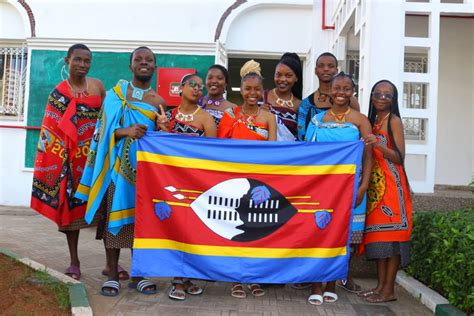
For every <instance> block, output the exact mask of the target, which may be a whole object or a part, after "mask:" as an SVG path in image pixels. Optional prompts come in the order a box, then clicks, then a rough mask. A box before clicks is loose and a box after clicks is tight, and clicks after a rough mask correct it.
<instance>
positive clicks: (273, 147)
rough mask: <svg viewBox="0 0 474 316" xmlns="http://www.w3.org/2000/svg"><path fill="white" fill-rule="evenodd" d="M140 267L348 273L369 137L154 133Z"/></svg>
mask: <svg viewBox="0 0 474 316" xmlns="http://www.w3.org/2000/svg"><path fill="white" fill-rule="evenodd" d="M137 145H138V152H137V162H138V163H137V180H136V184H137V205H136V213H135V242H134V251H133V259H132V274H133V275H136V276H155V277H158V276H160V277H165V276H166V277H189V278H198V279H209V280H216V281H237V282H246V283H250V282H251V283H255V282H256V283H298V282H311V281H330V280H338V279H344V278H345V277H346V274H347V270H348V266H347V265H348V259H349V251H348V237H349V233H350V232H349V223H350V219H351V209H352V207H353V205H354V201H355V192H356V182H357V181H356V180H357V179H358V170H359V167H360V163H361V157H362V150H363V144H362V142H341V143H307V142H291V143H290V142H262V141H241V140H232V139H214V138H212V139H211V138H200V137H190V136H182V135H176V134H166V133H147V135H146V136H145V137H143V138H141V139H140V140H139V141H138V142H137Z"/></svg>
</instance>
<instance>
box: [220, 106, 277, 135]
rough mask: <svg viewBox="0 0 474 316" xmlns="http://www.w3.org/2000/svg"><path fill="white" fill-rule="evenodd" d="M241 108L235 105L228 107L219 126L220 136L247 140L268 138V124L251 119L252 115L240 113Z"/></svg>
mask: <svg viewBox="0 0 474 316" xmlns="http://www.w3.org/2000/svg"><path fill="white" fill-rule="evenodd" d="M240 112H241V108H240V107H238V106H234V107H233V108H230V109H227V110H226V111H225V112H224V115H223V116H222V119H221V122H220V124H219V127H218V128H217V137H218V138H233V139H247V140H267V139H268V126H267V124H264V123H261V122H257V121H255V120H251V118H252V117H247V118H246V117H245V116H243V115H240Z"/></svg>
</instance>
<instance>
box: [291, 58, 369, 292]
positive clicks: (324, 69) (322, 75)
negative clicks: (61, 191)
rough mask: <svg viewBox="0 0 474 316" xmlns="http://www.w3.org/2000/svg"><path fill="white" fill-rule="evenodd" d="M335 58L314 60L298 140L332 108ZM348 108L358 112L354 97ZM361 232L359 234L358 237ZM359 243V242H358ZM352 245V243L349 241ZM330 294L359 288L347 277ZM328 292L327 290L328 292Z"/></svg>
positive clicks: (304, 285)
mask: <svg viewBox="0 0 474 316" xmlns="http://www.w3.org/2000/svg"><path fill="white" fill-rule="evenodd" d="M337 67H338V63H337V58H336V56H334V55H333V54H331V53H329V52H325V53H322V54H321V55H319V57H318V58H317V59H316V67H315V69H314V73H315V74H316V76H317V77H318V81H319V87H318V89H317V90H316V91H314V92H313V93H312V94H310V95H309V96H308V97H307V98H305V99H304V100H303V101H302V102H301V105H300V108H299V110H298V139H299V140H305V134H306V129H307V128H308V125H309V122H310V121H311V118H312V117H313V116H314V115H316V114H318V113H320V112H323V111H326V110H329V109H330V108H331V107H332V99H331V97H330V95H331V81H332V78H333V77H334V76H335V75H336V74H337V73H338V69H337ZM349 106H350V107H351V108H352V109H354V110H356V111H360V106H359V102H358V101H357V98H356V97H355V96H352V97H351V102H350V104H349ZM361 235H362V231H361V232H360V236H361ZM359 243H360V241H359ZM351 245H352V241H351ZM328 284H329V285H328V288H329V289H330V292H331V293H333V292H334V288H335V285H337V286H339V287H341V288H343V289H345V290H346V291H349V292H351V293H358V292H360V290H361V287H360V286H359V285H358V284H356V283H355V282H354V281H353V279H352V278H351V277H350V275H348V279H347V280H341V281H338V282H337V284H336V283H334V282H329V283H328ZM292 287H293V288H294V289H298V290H299V289H306V288H309V287H311V284H309V283H296V284H293V285H292ZM328 291H329V290H328Z"/></svg>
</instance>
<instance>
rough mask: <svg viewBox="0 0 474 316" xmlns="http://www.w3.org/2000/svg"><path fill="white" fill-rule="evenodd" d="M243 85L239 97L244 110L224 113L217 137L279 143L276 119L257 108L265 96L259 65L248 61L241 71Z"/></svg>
mask: <svg viewBox="0 0 474 316" xmlns="http://www.w3.org/2000/svg"><path fill="white" fill-rule="evenodd" d="M240 76H241V77H242V82H241V84H240V93H241V95H242V98H243V100H244V103H243V104H242V106H240V107H238V106H234V107H232V108H230V109H228V110H226V111H225V112H224V115H223V116H222V119H221V122H220V124H219V127H218V129H217V137H219V138H233V139H248V140H276V121H275V116H274V115H273V114H271V113H269V112H267V111H263V110H261V109H260V108H259V106H258V101H259V100H261V98H262V94H263V84H262V82H263V78H262V75H261V74H260V64H259V63H257V62H256V61H254V60H249V61H248V62H246V63H245V64H244V66H243V67H242V69H241V70H240Z"/></svg>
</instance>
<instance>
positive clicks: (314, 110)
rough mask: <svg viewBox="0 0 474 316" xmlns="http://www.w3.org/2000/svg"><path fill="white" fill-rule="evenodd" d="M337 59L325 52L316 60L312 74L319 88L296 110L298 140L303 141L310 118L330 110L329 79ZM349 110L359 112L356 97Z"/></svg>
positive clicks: (332, 74)
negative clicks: (315, 77)
mask: <svg viewBox="0 0 474 316" xmlns="http://www.w3.org/2000/svg"><path fill="white" fill-rule="evenodd" d="M337 67H338V65H337V58H336V56H334V55H333V54H331V53H329V52H326V53H322V54H321V55H319V57H318V58H317V59H316V67H315V69H314V73H315V74H316V76H317V77H318V81H319V87H318V89H317V90H316V91H314V92H313V93H312V94H310V95H309V96H308V97H307V98H305V99H304V100H303V101H302V102H301V105H300V107H299V110H298V122H297V123H298V139H299V140H304V135H305V133H306V128H308V124H309V121H310V120H311V118H312V117H313V116H314V115H316V114H318V113H320V112H322V111H326V110H328V109H329V108H331V105H332V100H331V97H330V95H331V79H332V77H334V76H335V75H336V74H337V72H338V70H337ZM350 106H351V108H353V109H354V110H357V111H360V107H359V102H358V101H357V98H356V97H354V96H353V97H352V98H351V104H350Z"/></svg>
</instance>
